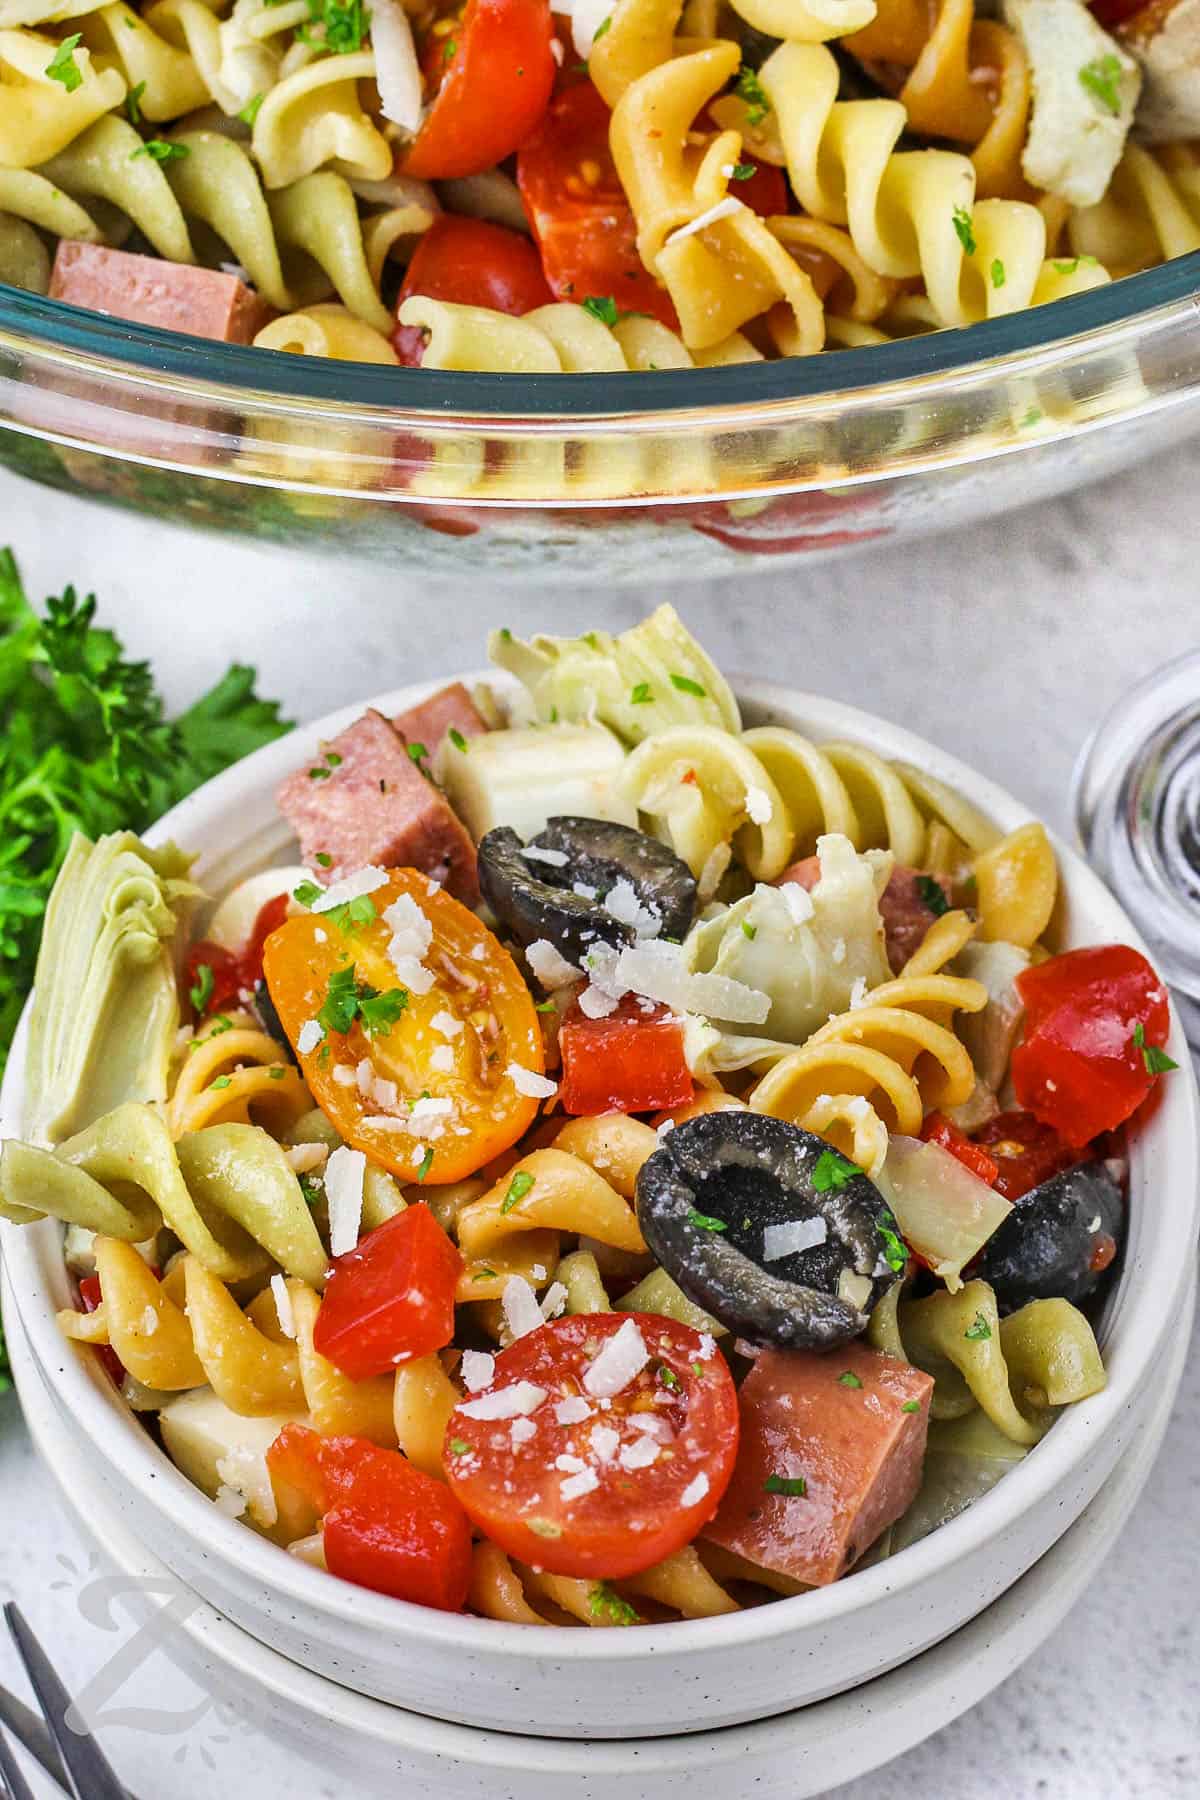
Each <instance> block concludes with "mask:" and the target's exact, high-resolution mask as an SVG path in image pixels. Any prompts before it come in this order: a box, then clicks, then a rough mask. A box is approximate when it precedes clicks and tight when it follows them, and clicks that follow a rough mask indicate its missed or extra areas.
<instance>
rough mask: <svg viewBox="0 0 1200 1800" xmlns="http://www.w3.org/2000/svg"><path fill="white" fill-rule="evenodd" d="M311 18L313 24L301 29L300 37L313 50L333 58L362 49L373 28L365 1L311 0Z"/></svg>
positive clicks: (298, 34) (301, 41) (309, 9)
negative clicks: (324, 52)
mask: <svg viewBox="0 0 1200 1800" xmlns="http://www.w3.org/2000/svg"><path fill="white" fill-rule="evenodd" d="M308 17H309V23H308V24H307V25H301V26H300V27H298V29H297V31H296V37H297V38H298V40H299V41H300V43H302V44H306V45H307V46H308V48H309V49H310V50H317V51H327V52H328V53H329V54H330V55H331V56H350V55H352V54H353V53H354V51H356V50H361V49H362V46H363V39H364V38H365V37H366V35H367V32H368V31H369V30H370V28H371V15H370V13H369V12H368V11H367V9H366V7H365V6H364V5H363V0H308ZM314 26H315V27H317V29H316V30H314V29H313V27H314Z"/></svg>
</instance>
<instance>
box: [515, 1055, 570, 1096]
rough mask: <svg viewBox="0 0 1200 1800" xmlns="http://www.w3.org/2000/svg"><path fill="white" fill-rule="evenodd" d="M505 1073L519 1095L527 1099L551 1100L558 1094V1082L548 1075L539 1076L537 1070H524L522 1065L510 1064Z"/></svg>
mask: <svg viewBox="0 0 1200 1800" xmlns="http://www.w3.org/2000/svg"><path fill="white" fill-rule="evenodd" d="M504 1073H505V1074H506V1075H507V1076H508V1079H509V1080H510V1081H511V1082H512V1084H513V1086H514V1087H515V1088H516V1090H517V1092H518V1094H524V1095H525V1096H526V1098H527V1099H530V1100H549V1099H550V1097H551V1095H552V1094H557V1092H558V1083H557V1081H551V1079H550V1077H549V1076H548V1075H539V1074H538V1072H537V1070H536V1069H523V1068H522V1067H521V1065H520V1063H511V1062H510V1063H509V1065H508V1067H507V1069H505V1071H504Z"/></svg>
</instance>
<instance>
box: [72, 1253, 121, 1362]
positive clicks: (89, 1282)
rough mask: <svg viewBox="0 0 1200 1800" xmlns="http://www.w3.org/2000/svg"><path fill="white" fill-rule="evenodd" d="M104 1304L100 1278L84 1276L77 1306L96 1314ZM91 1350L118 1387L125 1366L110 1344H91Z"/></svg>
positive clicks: (80, 1284) (80, 1285)
mask: <svg viewBox="0 0 1200 1800" xmlns="http://www.w3.org/2000/svg"><path fill="white" fill-rule="evenodd" d="M103 1303H104V1295H103V1294H102V1293H101V1292H100V1277H99V1276H98V1275H85V1276H84V1277H83V1279H82V1281H81V1282H80V1283H79V1304H80V1305H81V1306H82V1308H83V1310H84V1312H89V1313H94V1312H97V1311H98V1310H99V1309H100V1307H101V1306H102V1305H103ZM92 1348H93V1350H94V1351H95V1352H96V1355H97V1356H98V1357H99V1359H100V1367H101V1368H102V1369H103V1370H104V1372H105V1374H106V1375H107V1376H108V1377H109V1379H110V1381H114V1382H116V1384H117V1386H118V1387H120V1386H121V1384H122V1382H123V1381H124V1380H125V1373H126V1371H125V1364H124V1363H123V1362H122V1361H121V1359H120V1357H119V1356H118V1355H117V1353H116V1351H115V1350H114V1349H113V1347H112V1345H111V1344H93V1345H92Z"/></svg>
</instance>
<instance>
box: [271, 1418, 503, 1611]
mask: <svg viewBox="0 0 1200 1800" xmlns="http://www.w3.org/2000/svg"><path fill="white" fill-rule="evenodd" d="M267 1467H268V1469H269V1470H270V1472H271V1478H272V1480H273V1481H278V1482H281V1483H283V1484H285V1486H286V1487H288V1488H291V1489H294V1490H296V1491H298V1492H299V1493H300V1494H302V1495H303V1496H304V1497H305V1498H306V1499H307V1500H308V1501H309V1503H310V1504H311V1506H312V1507H313V1508H314V1510H315V1511H316V1513H317V1514H318V1515H323V1524H322V1528H321V1533H322V1538H323V1541H324V1545H325V1561H326V1563H327V1565H328V1567H329V1570H330V1573H331V1574H334V1575H340V1576H341V1578H342V1580H343V1581H353V1582H356V1583H357V1585H358V1586H359V1587H365V1588H373V1589H374V1590H375V1592H376V1593H378V1594H392V1595H394V1596H395V1598H396V1599H398V1600H411V1601H413V1602H414V1603H415V1604H416V1605H418V1606H433V1607H437V1608H438V1610H439V1611H441V1612H461V1611H462V1608H463V1606H464V1604H465V1602H466V1598H467V1588H468V1586H469V1585H470V1580H471V1528H470V1526H469V1524H468V1523H467V1515H466V1513H465V1512H464V1511H463V1509H462V1507H461V1506H460V1505H459V1503H458V1501H457V1500H456V1499H455V1498H454V1496H453V1494H451V1493H450V1491H449V1490H448V1488H447V1487H446V1484H445V1483H444V1482H442V1481H435V1480H434V1479H433V1477H432V1476H431V1475H423V1474H422V1473H421V1472H420V1470H419V1469H414V1468H413V1466H412V1464H411V1463H410V1462H409V1461H408V1460H407V1459H406V1458H405V1457H403V1456H401V1455H400V1453H399V1451H397V1450H381V1449H380V1448H379V1446H378V1445H377V1444H372V1443H370V1442H369V1441H368V1440H367V1439H366V1438H356V1437H330V1438H323V1437H318V1435H317V1433H316V1432H315V1431H310V1430H309V1429H308V1427H307V1426H306V1425H285V1426H284V1428H283V1430H282V1431H281V1432H280V1434H279V1436H278V1437H277V1438H276V1439H275V1442H274V1443H273V1444H272V1445H271V1447H270V1449H269V1450H268V1451H267Z"/></svg>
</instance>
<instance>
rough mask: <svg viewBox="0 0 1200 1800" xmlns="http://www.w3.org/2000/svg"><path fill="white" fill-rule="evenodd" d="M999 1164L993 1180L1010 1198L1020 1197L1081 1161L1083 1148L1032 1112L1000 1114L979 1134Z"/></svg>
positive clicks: (977, 1136)
mask: <svg viewBox="0 0 1200 1800" xmlns="http://www.w3.org/2000/svg"><path fill="white" fill-rule="evenodd" d="M975 1141H976V1143H977V1144H980V1145H984V1146H986V1148H987V1153H988V1154H989V1155H990V1156H991V1157H992V1158H993V1159H994V1161H995V1164H996V1176H995V1179H994V1180H993V1182H992V1186H993V1187H994V1188H995V1190H996V1192H997V1193H998V1194H1003V1195H1004V1198H1005V1199H1006V1200H1019V1199H1020V1198H1021V1196H1022V1194H1028V1193H1031V1192H1032V1190H1033V1189H1034V1188H1035V1187H1040V1186H1041V1185H1042V1183H1043V1181H1049V1179H1050V1177H1051V1176H1052V1175H1058V1174H1059V1173H1060V1172H1061V1171H1062V1170H1063V1169H1069V1168H1070V1167H1071V1165H1072V1164H1073V1163H1077V1162H1078V1161H1079V1151H1078V1150H1073V1149H1072V1148H1071V1146H1070V1144H1068V1143H1065V1142H1064V1140H1063V1139H1062V1138H1060V1137H1059V1135H1058V1133H1057V1131H1055V1130H1054V1129H1053V1127H1052V1126H1049V1125H1040V1124H1039V1123H1038V1121H1037V1120H1036V1119H1035V1118H1034V1116H1033V1114H1032V1113H1029V1112H1006V1113H998V1114H997V1115H996V1117H995V1118H994V1119H989V1120H988V1122H987V1124H986V1125H982V1126H980V1128H979V1130H978V1131H977V1132H976V1133H975Z"/></svg>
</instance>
